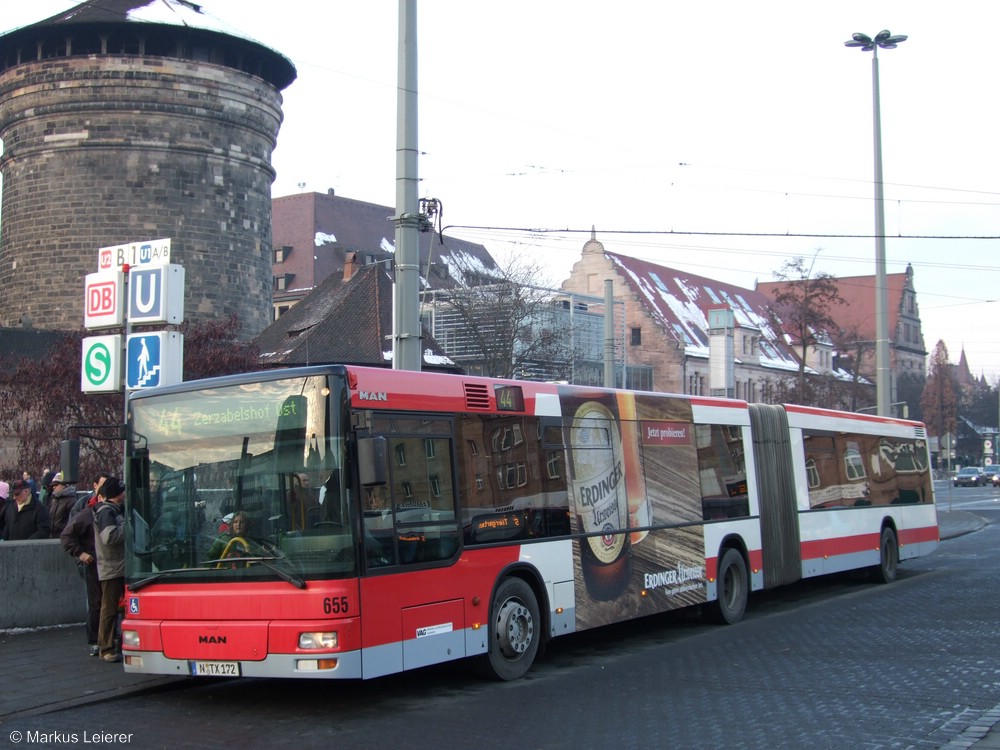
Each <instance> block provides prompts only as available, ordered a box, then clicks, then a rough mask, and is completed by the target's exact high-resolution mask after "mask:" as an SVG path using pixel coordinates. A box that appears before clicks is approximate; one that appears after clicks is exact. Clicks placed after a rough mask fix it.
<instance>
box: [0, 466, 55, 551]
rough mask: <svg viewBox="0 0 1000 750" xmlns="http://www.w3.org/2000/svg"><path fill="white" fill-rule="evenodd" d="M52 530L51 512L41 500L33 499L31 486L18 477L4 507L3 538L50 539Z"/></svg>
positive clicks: (10, 539)
mask: <svg viewBox="0 0 1000 750" xmlns="http://www.w3.org/2000/svg"><path fill="white" fill-rule="evenodd" d="M51 531H52V525H51V523H50V522H49V512H48V511H47V510H46V509H45V506H44V505H43V504H42V503H41V501H39V500H32V499H31V487H30V486H29V485H28V483H27V482H25V481H24V480H23V479H18V480H17V481H16V482H14V483H13V484H12V485H11V487H10V500H9V501H8V503H7V507H6V508H4V522H3V536H2V538H3V539H6V540H8V541H12V542H13V541H18V540H22V539H48V538H49V534H50V532H51Z"/></svg>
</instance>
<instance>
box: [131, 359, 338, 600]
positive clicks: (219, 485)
mask: <svg viewBox="0 0 1000 750" xmlns="http://www.w3.org/2000/svg"><path fill="white" fill-rule="evenodd" d="M344 399H345V392H344V385H343V381H342V378H340V377H336V376H325V375H319V376H315V375H313V376H307V377H295V378H285V379H281V378H276V379H270V380H260V379H258V380H257V381H256V382H247V383H242V384H234V385H228V384H227V385H221V386H218V387H213V388H202V389H199V390H191V391H187V392H174V393H165V394H150V395H146V394H142V396H141V397H139V398H134V399H133V400H132V402H131V407H130V409H131V414H130V418H131V426H132V440H133V444H132V450H133V453H132V455H133V459H132V462H131V470H130V487H129V494H128V505H127V514H126V518H127V522H128V533H127V536H126V539H127V546H126V550H127V551H126V578H127V581H128V583H129V586H130V587H131V588H132V589H133V590H135V589H136V588H137V587H141V586H143V585H145V584H146V583H152V582H154V581H165V582H169V583H182V582H202V583H203V582H206V581H233V580H255V581H260V580H285V581H288V582H290V583H292V584H294V585H296V586H300V587H302V586H304V585H305V583H304V582H305V580H306V579H309V578H324V579H326V578H344V577H349V576H353V575H356V574H357V565H356V552H355V550H356V544H355V539H354V536H353V532H352V529H353V527H354V524H353V523H352V517H351V516H352V513H351V511H350V508H351V504H350V489H349V487H350V483H349V481H348V479H347V476H348V472H347V471H346V470H345V469H346V466H345V463H346V461H345V449H344V447H345V430H344V427H343V425H344V419H345V416H346V407H345V406H344V403H345V401H344Z"/></svg>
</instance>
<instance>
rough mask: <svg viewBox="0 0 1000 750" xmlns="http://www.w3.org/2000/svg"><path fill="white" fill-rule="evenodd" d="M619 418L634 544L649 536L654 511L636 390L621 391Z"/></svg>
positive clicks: (629, 516) (618, 396) (619, 393)
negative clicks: (647, 484) (647, 491)
mask: <svg viewBox="0 0 1000 750" xmlns="http://www.w3.org/2000/svg"><path fill="white" fill-rule="evenodd" d="M617 399H618V419H619V420H620V421H619V425H620V426H621V434H622V466H623V468H624V470H625V495H626V497H628V524H629V526H631V527H632V528H633V529H640V530H639V531H633V532H632V534H631V542H632V544H638V543H639V542H641V541H642V540H643V539H645V538H646V534H648V533H649V531H648V530H647V528H645V527H648V526H649V524H650V521H651V514H650V509H649V498H648V497H647V496H646V476H645V474H644V473H643V469H642V440H641V437H642V426H641V425H640V423H639V421H638V420H637V419H636V417H635V394H634V393H627V392H624V391H619V392H618V394H617Z"/></svg>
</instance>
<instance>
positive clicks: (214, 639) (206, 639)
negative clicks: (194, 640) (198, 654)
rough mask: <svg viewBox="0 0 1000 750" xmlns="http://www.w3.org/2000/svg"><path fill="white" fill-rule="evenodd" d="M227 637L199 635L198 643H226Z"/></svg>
mask: <svg viewBox="0 0 1000 750" xmlns="http://www.w3.org/2000/svg"><path fill="white" fill-rule="evenodd" d="M225 642H226V636H224V635H199V636H198V643H225Z"/></svg>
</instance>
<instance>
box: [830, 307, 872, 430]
mask: <svg viewBox="0 0 1000 750" xmlns="http://www.w3.org/2000/svg"><path fill="white" fill-rule="evenodd" d="M834 345H835V346H836V348H837V353H838V366H839V367H840V369H841V370H844V371H846V372H848V373H850V381H845V382H844V388H843V396H842V399H841V401H842V403H843V406H844V408H845V409H846V410H847V411H857V410H858V409H860V408H862V407H869V406H873V405H874V403H875V391H874V385H873V384H872V383H870V382H868V381H867V380H865V378H864V377H863V376H862V375H861V370H862V368H863V364H864V361H865V359H866V358H869V357H871V356H873V353H874V351H875V342H874V341H872V340H871V339H866V338H864V336H862V334H861V332H860V330H859V328H858V326H857V325H853V326H850V327H848V328H843V329H840V330H838V331H837V332H836V335H835V336H834Z"/></svg>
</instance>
